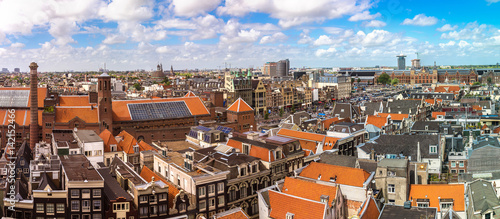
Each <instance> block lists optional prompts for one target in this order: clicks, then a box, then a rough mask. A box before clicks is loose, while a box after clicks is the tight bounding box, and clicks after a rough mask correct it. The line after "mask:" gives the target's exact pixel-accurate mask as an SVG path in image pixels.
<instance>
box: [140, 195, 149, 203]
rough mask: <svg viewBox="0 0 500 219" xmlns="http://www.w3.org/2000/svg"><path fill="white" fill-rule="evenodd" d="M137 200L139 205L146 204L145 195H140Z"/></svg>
mask: <svg viewBox="0 0 500 219" xmlns="http://www.w3.org/2000/svg"><path fill="white" fill-rule="evenodd" d="M139 200H140V202H141V203H143V202H148V197H147V196H145V195H141V196H139Z"/></svg>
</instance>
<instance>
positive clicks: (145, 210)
mask: <svg viewBox="0 0 500 219" xmlns="http://www.w3.org/2000/svg"><path fill="white" fill-rule="evenodd" d="M139 215H140V216H148V207H141V208H140V210H139Z"/></svg>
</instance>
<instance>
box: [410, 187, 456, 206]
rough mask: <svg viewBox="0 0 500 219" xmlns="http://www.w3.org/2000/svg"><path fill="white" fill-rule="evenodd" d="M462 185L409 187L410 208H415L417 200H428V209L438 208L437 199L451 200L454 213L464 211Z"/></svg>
mask: <svg viewBox="0 0 500 219" xmlns="http://www.w3.org/2000/svg"><path fill="white" fill-rule="evenodd" d="M464 193H465V190H464V184H434V185H430V184H429V185H411V186H410V196H409V198H410V199H412V200H413V201H412V206H417V199H425V198H427V199H429V207H433V208H438V211H441V210H440V207H441V206H439V198H441V199H453V210H454V211H465V201H464Z"/></svg>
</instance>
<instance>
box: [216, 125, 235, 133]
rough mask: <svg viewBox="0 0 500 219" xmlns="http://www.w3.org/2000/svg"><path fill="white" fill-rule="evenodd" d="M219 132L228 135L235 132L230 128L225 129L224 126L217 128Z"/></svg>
mask: <svg viewBox="0 0 500 219" xmlns="http://www.w3.org/2000/svg"><path fill="white" fill-rule="evenodd" d="M216 129H217V130H219V131H221V132H224V133H226V134H228V133H230V132H231V131H233V129H232V128H229V127H224V126H217V128H216Z"/></svg>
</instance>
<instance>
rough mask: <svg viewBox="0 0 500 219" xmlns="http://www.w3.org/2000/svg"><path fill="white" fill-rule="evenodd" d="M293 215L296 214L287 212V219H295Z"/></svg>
mask: <svg viewBox="0 0 500 219" xmlns="http://www.w3.org/2000/svg"><path fill="white" fill-rule="evenodd" d="M293 216H295V215H294V214H292V213H290V212H287V213H286V219H293Z"/></svg>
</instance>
